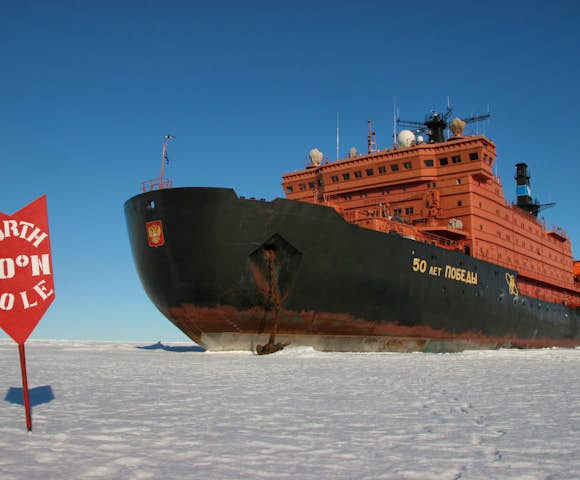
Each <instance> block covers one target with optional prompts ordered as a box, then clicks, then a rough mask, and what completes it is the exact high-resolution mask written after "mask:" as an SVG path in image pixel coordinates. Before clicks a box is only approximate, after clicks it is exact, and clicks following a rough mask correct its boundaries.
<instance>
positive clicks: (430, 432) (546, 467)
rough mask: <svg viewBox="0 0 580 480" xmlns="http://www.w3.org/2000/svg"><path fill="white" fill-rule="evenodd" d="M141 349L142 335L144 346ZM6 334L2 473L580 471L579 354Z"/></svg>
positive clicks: (331, 475)
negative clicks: (356, 350) (219, 346)
mask: <svg viewBox="0 0 580 480" xmlns="http://www.w3.org/2000/svg"><path fill="white" fill-rule="evenodd" d="M141 345H143V344H141ZM137 346H138V344H130V343H123V344H121V343H102V342H101V343H97V342H72V341H29V342H28V343H27V363H28V376H29V387H30V388H33V387H38V386H46V385H50V387H51V389H52V392H53V394H54V397H55V398H54V400H52V401H50V402H48V403H43V404H40V405H37V406H35V407H33V410H32V422H33V430H32V432H27V431H26V428H25V419H24V408H23V407H22V405H18V404H15V403H10V402H8V401H6V400H4V397H5V394H6V392H7V391H8V390H9V389H10V387H21V380H20V367H19V362H18V350H17V347H16V345H15V344H13V343H11V342H10V341H8V340H3V341H0V402H2V405H1V408H0V478H2V479H3V480H9V479H27V480H29V479H52V478H54V479H57V478H58V479H61V478H65V479H73V478H74V479H95V478H96V479H98V478H106V479H147V478H155V479H174V478H175V479H184V478H188V479H189V478H191V479H212V480H213V479H300V480H304V479H349V480H350V479H356V480H363V479H369V480H370V479H372V480H375V479H450V480H452V479H460V478H461V479H552V480H555V479H571V478H580V408H579V407H580V381H579V380H580V350H578V349H576V350H558V349H549V350H529V351H521V350H520V351H518V350H500V351H480V352H466V353H459V354H447V355H443V354H394V353H393V354H345V353H340V354H338V353H320V352H315V351H312V350H308V349H294V350H293V349H288V350H284V351H282V352H279V353H276V354H274V355H270V356H265V357H258V356H256V355H252V354H249V353H243V352H238V353H199V352H191V351H190V352H173V351H164V350H141V349H138V348H136V347H137Z"/></svg>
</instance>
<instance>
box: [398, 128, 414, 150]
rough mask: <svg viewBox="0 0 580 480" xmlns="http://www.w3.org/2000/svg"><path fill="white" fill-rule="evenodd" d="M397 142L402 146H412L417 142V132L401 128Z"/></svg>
mask: <svg viewBox="0 0 580 480" xmlns="http://www.w3.org/2000/svg"><path fill="white" fill-rule="evenodd" d="M397 142H398V143H399V146H401V147H410V146H411V145H412V144H413V143H414V142H415V134H414V133H413V132H412V131H411V130H401V131H400V132H399V134H398V135H397Z"/></svg>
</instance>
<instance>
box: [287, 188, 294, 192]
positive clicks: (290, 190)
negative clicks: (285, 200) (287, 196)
mask: <svg viewBox="0 0 580 480" xmlns="http://www.w3.org/2000/svg"><path fill="white" fill-rule="evenodd" d="M286 190H288V193H292V192H293V191H294V188H292V187H286Z"/></svg>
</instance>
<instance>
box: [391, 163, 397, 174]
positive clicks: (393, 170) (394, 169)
mask: <svg viewBox="0 0 580 480" xmlns="http://www.w3.org/2000/svg"><path fill="white" fill-rule="evenodd" d="M398 170H399V165H397V164H396V163H393V164H392V165H391V171H392V172H397V171H398Z"/></svg>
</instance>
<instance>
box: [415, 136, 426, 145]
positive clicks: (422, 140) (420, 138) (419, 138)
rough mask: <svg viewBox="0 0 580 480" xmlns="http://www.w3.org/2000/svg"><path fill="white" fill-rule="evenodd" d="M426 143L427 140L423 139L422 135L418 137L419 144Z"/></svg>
mask: <svg viewBox="0 0 580 480" xmlns="http://www.w3.org/2000/svg"><path fill="white" fill-rule="evenodd" d="M424 141H425V139H424V138H423V136H422V135H417V143H423V142H424Z"/></svg>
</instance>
